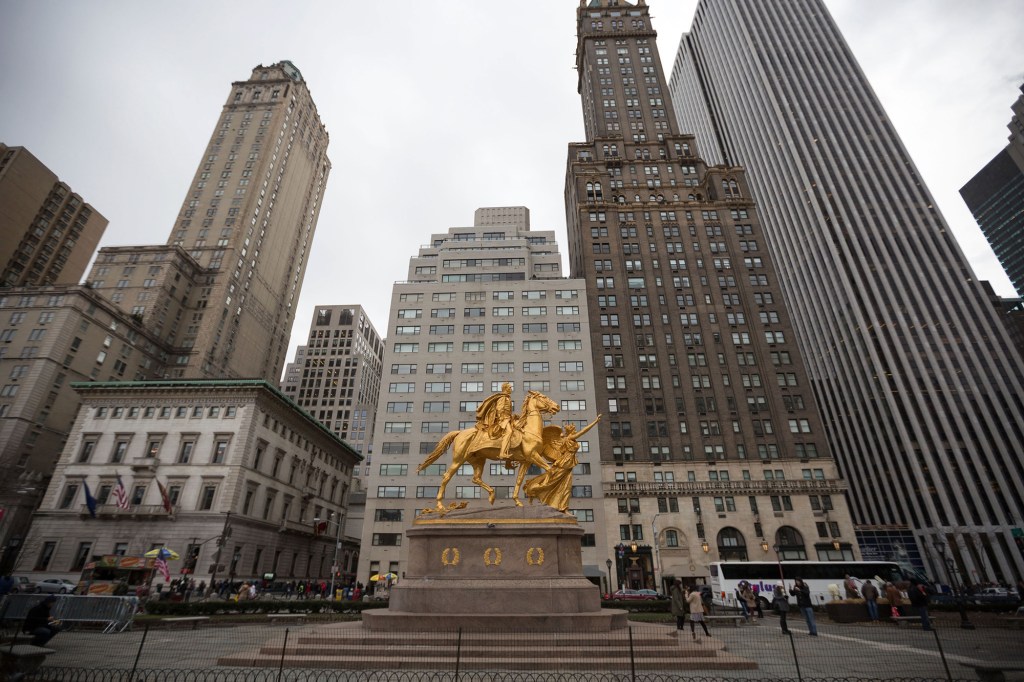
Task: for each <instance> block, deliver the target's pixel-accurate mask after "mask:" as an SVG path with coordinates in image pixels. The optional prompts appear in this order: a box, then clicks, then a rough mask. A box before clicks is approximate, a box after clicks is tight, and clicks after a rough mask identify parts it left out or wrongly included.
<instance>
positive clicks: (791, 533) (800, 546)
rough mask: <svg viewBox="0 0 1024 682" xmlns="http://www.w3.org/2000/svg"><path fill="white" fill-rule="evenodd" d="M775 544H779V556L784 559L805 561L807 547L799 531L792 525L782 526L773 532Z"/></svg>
mask: <svg viewBox="0 0 1024 682" xmlns="http://www.w3.org/2000/svg"><path fill="white" fill-rule="evenodd" d="M775 544H776V545H778V546H779V558H780V559H783V560H785V561H807V548H806V547H804V538H803V536H802V535H800V531H798V530H797V529H796V528H793V527H792V526H782V527H781V528H779V530H777V531H776V532H775Z"/></svg>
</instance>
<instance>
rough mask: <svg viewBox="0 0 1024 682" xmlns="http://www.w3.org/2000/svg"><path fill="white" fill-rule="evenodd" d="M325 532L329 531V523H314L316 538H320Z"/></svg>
mask: <svg viewBox="0 0 1024 682" xmlns="http://www.w3.org/2000/svg"><path fill="white" fill-rule="evenodd" d="M325 530H327V522H326V521H320V522H319V523H318V522H317V521H315V520H314V521H313V536H314V537H316V536H319V535H320V534H322V533H323V532H324V531H325Z"/></svg>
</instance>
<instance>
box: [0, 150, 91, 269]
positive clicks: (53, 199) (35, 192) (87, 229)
mask: <svg viewBox="0 0 1024 682" xmlns="http://www.w3.org/2000/svg"><path fill="white" fill-rule="evenodd" d="M106 229H107V219H106V218H104V217H103V216H102V215H100V213H99V212H97V211H96V209H94V208H93V207H92V206H90V205H89V204H87V203H85V201H83V200H82V197H81V196H79V195H78V194H75V193H74V192H72V191H71V188H70V187H68V186H67V184H65V183H63V182H61V181H60V180H59V179H58V178H57V176H56V175H55V174H54V173H53V171H51V170H50V169H49V168H47V167H46V166H45V165H43V163H42V162H41V161H40V160H39V159H37V158H36V157H34V156H33V155H32V154H31V153H30V152H29V151H28V150H27V149H25V148H24V147H8V146H7V145H5V144H3V143H0V268H2V269H0V286H4V287H13V286H43V285H47V284H78V282H79V281H80V280H81V278H82V275H83V274H84V273H85V267H86V265H88V263H89V259H90V258H92V253H93V251H95V250H96V245H97V244H99V241H100V238H101V237H102V236H103V232H104V231H105V230H106Z"/></svg>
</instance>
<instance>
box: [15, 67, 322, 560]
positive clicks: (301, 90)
mask: <svg viewBox="0 0 1024 682" xmlns="http://www.w3.org/2000/svg"><path fill="white" fill-rule="evenodd" d="M327 144H328V136H327V132H326V130H325V129H324V126H323V124H322V123H321V122H320V119H319V116H318V114H317V111H316V106H315V104H314V103H313V100H312V98H311V96H310V93H309V89H308V87H307V85H306V83H305V81H304V80H303V78H302V75H301V74H300V73H299V71H298V70H297V69H296V68H295V66H294V65H293V64H291V63H290V62H280V63H278V64H274V65H272V66H266V67H265V66H258V67H256V68H255V69H254V70H253V72H252V75H251V77H250V79H249V80H246V81H242V82H238V83H234V84H233V85H232V88H231V93H230V95H229V97H228V101H227V103H226V104H225V106H224V110H223V113H222V114H221V117H220V119H219V121H218V123H217V125H216V129H215V130H214V132H213V135H212V136H211V138H210V143H209V145H208V146H207V150H206V153H205V155H204V158H203V160H202V161H201V163H200V165H199V167H198V169H197V170H196V175H195V178H194V180H193V183H192V186H191V188H190V189H189V192H188V195H187V196H186V198H185V200H184V202H183V204H182V209H181V212H180V214H179V216H178V218H177V219H176V220H175V224H174V228H173V230H172V231H171V233H170V236H169V237H168V239H167V243H166V244H163V245H155V246H132V247H112V248H107V249H102V250H101V251H100V253H99V255H98V256H97V259H96V262H95V263H94V264H93V267H92V269H91V272H90V273H89V276H88V281H87V283H86V288H84V289H82V288H68V287H63V288H61V287H58V288H51V287H41V288H40V287H36V288H33V287H21V286H19V287H12V288H9V289H5V290H3V291H2V292H0V300H2V303H0V307H2V308H3V309H4V310H3V313H2V314H3V316H4V317H3V319H0V325H2V326H0V334H2V338H3V343H4V344H5V345H3V346H0V376H2V377H8V378H7V380H5V381H4V380H0V381H2V383H0V435H3V436H6V438H3V439H0V464H2V465H3V466H4V467H5V471H6V472H8V475H7V476H5V478H4V481H3V482H2V483H0V505H2V506H3V507H4V508H5V509H6V510H7V512H6V513H7V517H6V519H5V523H4V524H3V525H2V527H0V528H2V531H0V532H2V534H3V535H2V541H3V551H4V555H3V559H2V561H0V568H10V567H11V566H12V563H13V561H14V559H15V557H16V555H17V552H18V549H19V547H20V546H21V545H22V542H23V539H24V537H25V532H26V529H27V524H28V519H29V517H28V514H27V512H26V510H29V509H32V508H34V507H35V506H36V505H37V504H38V502H39V497H40V495H41V494H42V492H43V491H44V490H45V488H46V483H47V481H48V479H49V477H50V475H51V474H52V472H53V469H54V466H55V465H56V462H57V458H58V457H59V455H60V453H61V451H62V449H63V448H64V445H65V442H66V439H67V434H68V432H69V430H70V428H71V424H72V420H73V418H74V414H75V410H76V409H77V406H78V403H79V397H78V396H77V395H76V394H75V393H74V392H73V391H71V390H70V389H69V388H68V385H69V383H70V382H71V381H75V380H96V381H123V380H129V381H140V380H149V379H167V378H182V377H188V378H218V379H219V378H261V379H263V380H265V381H268V382H271V383H272V384H273V385H276V384H277V382H278V380H279V378H280V373H281V367H282V365H283V362H284V359H285V354H286V350H287V343H288V338H289V334H290V332H291V325H292V322H293V318H294V305H295V301H296V299H297V298H298V295H299V289H300V287H301V283H302V277H303V273H304V271H305V267H306V261H307V258H308V254H309V248H310V245H311V242H312V238H313V233H314V230H315V227H316V222H317V217H318V215H319V211H320V204H321V200H322V197H323V192H324V187H325V183H326V181H327V176H328V173H329V171H330V162H329V161H328V159H327V156H326V150H327ZM26 158H27V157H25V152H23V151H19V150H18V149H17V148H12V149H5V150H4V151H3V152H2V154H0V159H3V164H4V165H3V168H4V170H3V176H2V177H3V178H4V180H3V182H4V185H3V188H2V189H0V191H4V192H6V191H7V190H8V188H10V187H11V184H10V181H11V179H12V178H13V179H17V178H22V177H31V179H32V182H31V183H28V182H27V181H26V182H24V183H22V182H21V181H20V180H19V184H18V186H19V187H20V186H21V185H22V184H24V185H26V188H23V189H21V190H20V192H21V193H20V194H19V198H18V199H17V201H15V200H11V202H10V206H11V207H17V208H18V211H17V212H16V213H17V214H18V215H28V214H30V213H31V211H30V210H28V209H23V208H21V206H22V204H26V202H27V203H29V204H31V203H32V202H35V203H36V204H40V203H41V205H42V208H41V209H38V211H37V213H38V215H36V214H33V215H35V216H36V217H35V218H34V222H32V223H31V227H30V228H27V229H28V232H27V233H25V234H26V236H25V237H24V239H25V240H27V241H26V242H25V243H26V244H28V243H29V242H32V240H33V239H35V238H37V237H38V238H39V239H42V240H43V243H42V245H41V246H40V247H39V249H40V251H39V253H40V254H42V255H45V256H49V255H50V253H51V248H57V244H58V243H60V242H59V239H63V238H65V237H66V238H67V239H66V241H65V242H63V244H64V245H63V246H60V247H59V249H58V251H59V256H60V258H61V259H64V258H65V256H66V255H67V254H65V253H64V250H65V246H67V247H70V245H72V244H73V243H74V239H77V240H78V243H77V245H76V246H75V249H74V250H73V252H74V257H73V258H70V259H69V260H68V262H67V265H66V267H65V274H68V273H70V272H72V270H73V268H71V265H72V264H73V263H80V264H81V265H80V266H78V272H77V274H75V277H76V278H77V276H78V275H80V274H81V270H82V269H83V268H84V267H85V263H86V262H88V260H89V258H90V257H91V255H92V249H93V247H94V246H95V242H96V241H97V240H98V239H99V236H98V233H97V234H96V236H95V239H92V236H91V235H92V234H93V232H95V230H96V229H99V232H102V226H103V225H105V221H102V217H100V216H99V214H97V213H95V212H93V213H92V215H91V216H90V215H89V211H91V210H92V209H91V208H89V207H87V206H83V205H81V200H80V198H78V197H77V196H74V195H71V194H70V193H69V192H68V191H67V188H66V186H64V185H61V184H59V183H58V184H56V185H54V184H53V182H54V181H55V179H52V180H47V181H46V182H43V180H46V178H42V176H43V175H46V174H45V173H41V172H39V171H38V169H36V168H35V166H34V165H26V164H28V161H26V160H25V159H26ZM25 168H29V170H24V169H25ZM15 171H17V172H15ZM30 171H31V172H30ZM37 176H39V177H37ZM47 177H48V178H52V175H51V176H47ZM40 178H42V179H40ZM47 183H49V184H47ZM33 187H42V188H43V189H45V190H46V192H43V191H42V190H39V191H36V190H34V189H32V188H33ZM51 190H52V191H51ZM33 192H35V193H33ZM47 192H49V194H47ZM37 195H38V196H37ZM40 197H42V198H40ZM3 205H4V208H3V210H8V201H7V198H6V195H5V196H4V201H3ZM11 210H12V211H13V208H12V209H11ZM51 214H52V215H51ZM5 215H6V214H5ZM97 225H98V226H99V228H97V227H96V226H97ZM5 229H6V228H5ZM19 229H21V230H22V232H25V229H26V228H19ZM40 230H42V232H40ZM46 230H50V231H49V232H47V231H46ZM87 232H88V234H89V236H88V238H87V237H86V233H87ZM21 234H22V233H21V232H19V236H18V237H17V238H16V239H14V240H13V241H14V242H15V244H17V243H18V240H19V239H22V237H21V236H20V235H21ZM91 239H92V241H90V240H91ZM54 240H58V242H54ZM7 242H8V240H4V243H5V244H6V243H7ZM32 243H33V244H34V243H35V242H32ZM17 253H18V254H22V255H25V254H31V253H34V252H32V251H31V249H28V248H27V247H25V246H19V247H18V251H17ZM20 258H21V256H20V255H17V254H16V255H15V258H14V259H15V260H17V261H19V262H21V261H20V260H19V259H20ZM12 262H13V261H12ZM37 262H38V263H42V262H43V261H41V260H39V259H36V260H34V261H32V263H31V264H29V263H28V262H26V265H27V266H28V265H31V267H28V270H29V271H30V272H35V271H36V270H40V269H41V271H42V272H43V273H44V274H46V275H47V276H49V273H51V272H52V271H53V270H52V268H51V269H46V268H45V267H43V266H40V268H36V267H35V265H34V263H37ZM56 262H57V261H56V260H54V261H53V263H54V264H55V263H56ZM47 263H50V261H47ZM47 267H49V266H47ZM69 268H70V269H69ZM9 281H15V282H19V283H20V282H21V280H9ZM48 281H50V280H48V279H45V278H44V279H43V280H42V281H41V282H35V281H32V282H31V283H43V282H48ZM8 315H9V317H7V316H8ZM101 345H102V347H101ZM29 377H31V378H32V382H33V383H32V384H31V385H28V384H27V382H26V379H27V378H29ZM55 485H62V483H61V482H60V481H57V482H55Z"/></svg>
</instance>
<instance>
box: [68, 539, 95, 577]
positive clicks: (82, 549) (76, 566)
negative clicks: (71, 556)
mask: <svg viewBox="0 0 1024 682" xmlns="http://www.w3.org/2000/svg"><path fill="white" fill-rule="evenodd" d="M91 554H92V543H91V542H80V543H78V549H77V550H76V551H75V560H74V561H73V562H72V564H71V570H72V571H74V572H78V571H81V570H82V569H83V568H85V562H86V561H88V560H89V556H90V555H91Z"/></svg>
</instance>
